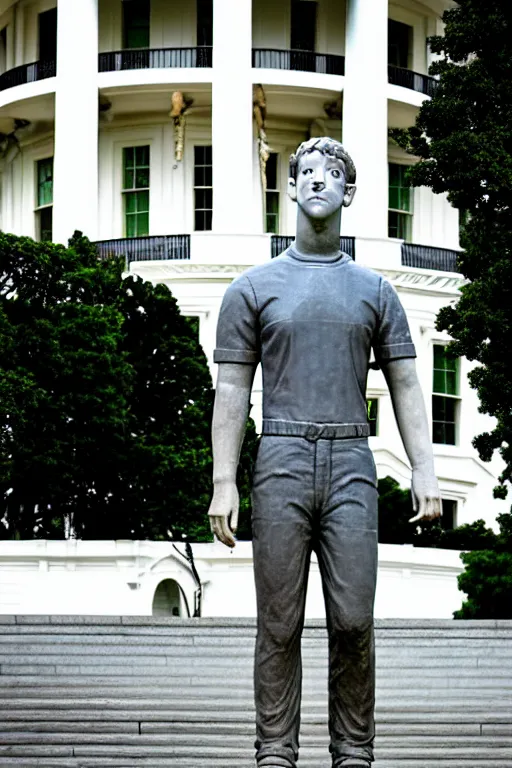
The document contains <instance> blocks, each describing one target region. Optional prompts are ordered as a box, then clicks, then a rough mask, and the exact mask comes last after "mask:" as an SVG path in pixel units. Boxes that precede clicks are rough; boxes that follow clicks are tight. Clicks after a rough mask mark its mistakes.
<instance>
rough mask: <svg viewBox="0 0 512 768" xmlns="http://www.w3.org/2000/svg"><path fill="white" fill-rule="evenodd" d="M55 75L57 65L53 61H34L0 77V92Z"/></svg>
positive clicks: (8, 71)
mask: <svg viewBox="0 0 512 768" xmlns="http://www.w3.org/2000/svg"><path fill="white" fill-rule="evenodd" d="M56 74H57V63H56V62H55V61H53V60H47V61H34V62H32V64H22V65H21V67H14V69H9V70H7V72H4V73H3V75H0V91H6V90H7V88H15V87H16V86H17V85H26V83H35V82H36V81H37V80H46V79H47V78H48V77H55V75H56Z"/></svg>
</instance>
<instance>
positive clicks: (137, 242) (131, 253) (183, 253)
mask: <svg viewBox="0 0 512 768" xmlns="http://www.w3.org/2000/svg"><path fill="white" fill-rule="evenodd" d="M95 246H96V248H97V249H98V256H99V258H100V259H110V258H115V257H118V256H123V257H124V258H125V259H126V262H127V264H130V262H132V261H165V260H169V259H172V260H180V261H185V260H187V259H190V235H155V236H147V237H123V238H119V239H117V240H98V241H97V242H96V243H95Z"/></svg>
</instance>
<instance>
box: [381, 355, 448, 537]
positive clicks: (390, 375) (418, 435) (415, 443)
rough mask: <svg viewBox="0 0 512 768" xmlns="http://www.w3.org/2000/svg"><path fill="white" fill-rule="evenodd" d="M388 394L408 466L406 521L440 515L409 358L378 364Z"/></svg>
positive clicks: (426, 429) (420, 403) (425, 421)
mask: <svg viewBox="0 0 512 768" xmlns="http://www.w3.org/2000/svg"><path fill="white" fill-rule="evenodd" d="M382 370H383V373H384V376H385V378H386V382H387V384H388V387H389V391H390V394H391V401H392V403H393V409H394V412H395V417H396V421H397V424H398V430H399V432H400V436H401V438H402V441H403V444H404V447H405V451H406V453H407V456H408V457H409V461H410V463H411V467H412V498H413V508H414V511H415V512H416V516H415V517H412V518H411V520H410V522H411V523H412V522H417V521H418V520H422V519H423V520H431V519H433V518H435V517H439V516H440V515H441V499H440V496H439V486H438V482H437V478H436V476H435V471H434V455H433V451H432V441H431V439H430V433H429V427H428V419H427V413H426V410H425V402H424V400H423V393H422V391H421V387H420V383H419V381H418V375H417V373H416V364H415V361H414V359H413V358H403V359H398V360H390V361H388V362H387V363H385V364H384V365H383V366H382Z"/></svg>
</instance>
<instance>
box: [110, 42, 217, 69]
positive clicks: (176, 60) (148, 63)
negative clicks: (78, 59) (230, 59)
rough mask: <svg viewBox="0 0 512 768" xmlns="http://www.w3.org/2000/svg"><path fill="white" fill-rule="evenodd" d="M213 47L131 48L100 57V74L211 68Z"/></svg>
mask: <svg viewBox="0 0 512 768" xmlns="http://www.w3.org/2000/svg"><path fill="white" fill-rule="evenodd" d="M211 66H212V48H211V46H205V45H203V46H199V47H196V48H131V49H126V50H124V51H109V52H108V53H100V55H99V71H100V72H119V71H121V70H124V69H169V68H172V67H183V68H185V69H190V68H192V67H211Z"/></svg>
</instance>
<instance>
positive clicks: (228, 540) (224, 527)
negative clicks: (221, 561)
mask: <svg viewBox="0 0 512 768" xmlns="http://www.w3.org/2000/svg"><path fill="white" fill-rule="evenodd" d="M220 527H221V533H222V539H221V541H222V543H223V544H226V545H227V546H228V547H234V546H235V540H234V538H233V534H232V533H231V529H230V527H229V524H228V518H227V517H222V518H221V524H220Z"/></svg>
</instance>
